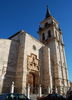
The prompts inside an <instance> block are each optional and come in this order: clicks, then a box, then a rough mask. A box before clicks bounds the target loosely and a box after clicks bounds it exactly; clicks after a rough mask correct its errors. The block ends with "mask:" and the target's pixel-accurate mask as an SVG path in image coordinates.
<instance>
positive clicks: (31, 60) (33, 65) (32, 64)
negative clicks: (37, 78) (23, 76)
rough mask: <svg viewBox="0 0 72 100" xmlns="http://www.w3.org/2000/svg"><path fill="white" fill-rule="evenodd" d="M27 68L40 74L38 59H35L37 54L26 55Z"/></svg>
mask: <svg viewBox="0 0 72 100" xmlns="http://www.w3.org/2000/svg"><path fill="white" fill-rule="evenodd" d="M27 70H28V71H29V72H30V71H33V72H38V73H39V74H40V60H39V59H37V55H35V54H33V53H31V56H29V55H28V56H27Z"/></svg>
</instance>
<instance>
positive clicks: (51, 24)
mask: <svg viewBox="0 0 72 100" xmlns="http://www.w3.org/2000/svg"><path fill="white" fill-rule="evenodd" d="M40 24H41V26H40V27H39V30H38V34H39V41H38V40H37V39H35V38H34V37H32V36H31V35H29V34H28V33H27V32H25V31H23V30H21V31H19V32H17V33H16V34H14V35H13V36H11V37H9V38H8V39H0V76H1V79H0V87H1V88H0V93H2V92H3V93H4V92H9V88H10V86H11V82H12V81H14V83H15V92H19V93H25V92H26V87H27V84H28V83H29V82H30V80H29V78H30V77H32V79H33V80H32V81H33V82H32V81H31V82H32V83H30V84H31V85H32V86H34V87H38V86H39V84H41V86H42V87H44V88H46V87H47V86H49V87H50V91H51V92H53V88H55V87H57V91H58V93H60V94H62V92H63V91H67V90H68V89H69V87H70V82H69V78H68V72H67V65H66V59H65V51H64V44H63V39H62V32H61V30H60V29H59V28H58V22H57V21H56V20H55V19H54V18H53V17H52V16H49V17H48V18H46V19H45V20H43V21H42V22H41V23H40ZM3 75H4V76H3ZM65 89H66V90H65Z"/></svg>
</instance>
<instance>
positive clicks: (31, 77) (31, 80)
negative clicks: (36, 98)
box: [28, 73, 35, 93]
mask: <svg viewBox="0 0 72 100" xmlns="http://www.w3.org/2000/svg"><path fill="white" fill-rule="evenodd" d="M28 83H29V84H30V93H34V87H35V76H34V74H32V73H29V75H28Z"/></svg>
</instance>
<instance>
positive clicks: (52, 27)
mask: <svg viewBox="0 0 72 100" xmlns="http://www.w3.org/2000/svg"><path fill="white" fill-rule="evenodd" d="M37 33H38V34H39V41H40V42H42V43H44V44H45V45H46V46H48V47H49V48H50V58H51V75H52V84H53V88H54V87H55V86H56V87H57V90H58V93H63V92H66V91H67V90H68V89H69V87H70V82H69V78H68V70H67V65H66V58H65V50H64V46H65V45H64V43H63V39H62V34H63V33H62V31H61V29H60V27H59V23H58V22H57V21H56V20H55V18H54V17H53V16H51V14H50V11H49V8H48V6H47V12H46V16H45V19H44V20H43V21H42V22H40V26H39V30H38V32H37Z"/></svg>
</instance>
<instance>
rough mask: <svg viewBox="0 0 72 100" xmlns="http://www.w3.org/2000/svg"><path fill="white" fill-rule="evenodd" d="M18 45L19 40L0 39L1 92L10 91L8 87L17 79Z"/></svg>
mask: <svg viewBox="0 0 72 100" xmlns="http://www.w3.org/2000/svg"><path fill="white" fill-rule="evenodd" d="M18 46H19V42H17V41H14V40H8V39H0V77H1V78H0V92H7V91H8V92H9V91H10V90H8V89H7V88H6V87H10V85H11V82H12V81H15V75H16V73H15V72H16V67H17V56H18ZM9 89H10V88H9ZM2 90H3V91H2Z"/></svg>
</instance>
